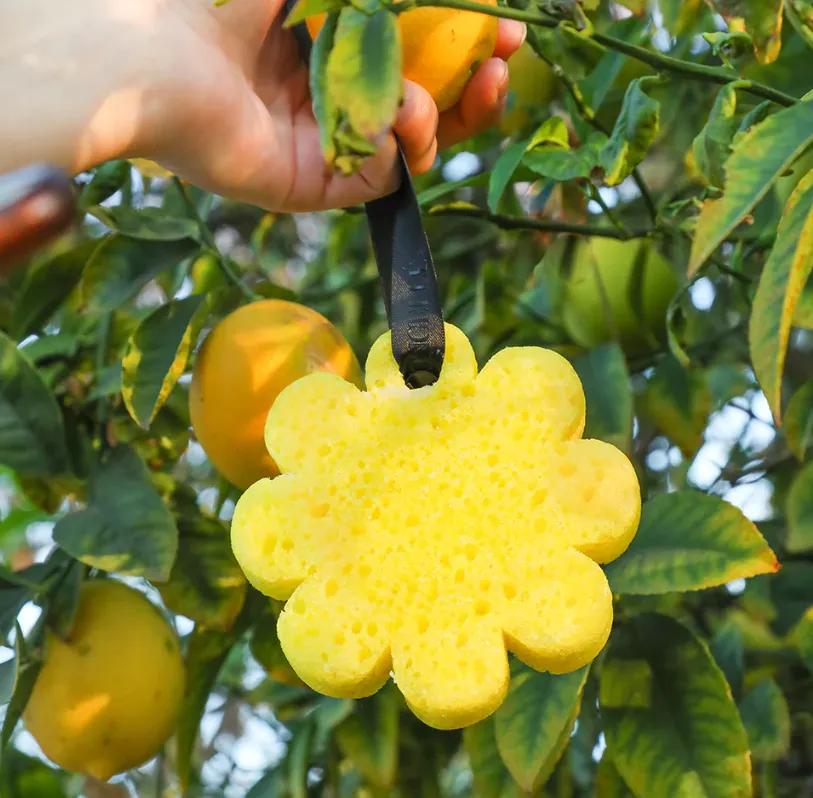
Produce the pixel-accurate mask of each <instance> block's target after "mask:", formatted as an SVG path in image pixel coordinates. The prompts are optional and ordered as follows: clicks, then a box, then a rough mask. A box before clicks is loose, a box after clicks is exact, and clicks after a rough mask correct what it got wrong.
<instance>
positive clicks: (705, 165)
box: [692, 83, 739, 188]
mask: <svg viewBox="0 0 813 798" xmlns="http://www.w3.org/2000/svg"><path fill="white" fill-rule="evenodd" d="M736 114H737V86H736V84H734V83H729V84H728V85H727V86H723V87H722V88H721V89H720V91H719V92H718V93H717V99H716V100H715V101H714V107H713V108H712V109H711V113H710V114H709V118H708V120H707V121H706V124H705V125H704V127H703V129H702V130H701V131H700V133H698V134H697V137H696V138H695V140H694V141H693V142H692V151H693V152H694V160H695V163H696V165H697V169H698V171H699V172H700V173H701V174H702V175H703V177H705V178H706V180H707V181H708V183H709V185H711V186H715V187H717V188H722V187H723V185H724V183H725V170H724V168H723V167H724V166H725V162H726V161H727V160H728V156H729V155H730V154H731V142H732V140H733V138H734V134H735V133H736V132H737V127H738V126H739V121H738V120H737V116H736Z"/></svg>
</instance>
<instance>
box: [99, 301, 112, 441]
mask: <svg viewBox="0 0 813 798" xmlns="http://www.w3.org/2000/svg"><path fill="white" fill-rule="evenodd" d="M112 321H113V312H112V311H108V312H107V313H105V314H103V315H102V317H101V318H100V319H99V326H98V328H97V330H96V379H97V380H98V379H99V375H100V374H101V373H102V370H103V369H104V367H105V366H106V365H107V350H108V348H109V346H110V327H111V325H112ZM107 411H108V404H107V397H106V396H101V397H99V401H98V403H97V404H96V424H97V426H98V431H99V442H100V447H101V450H102V451H104V450H105V449H106V446H107V430H106V429H105V427H106V425H107Z"/></svg>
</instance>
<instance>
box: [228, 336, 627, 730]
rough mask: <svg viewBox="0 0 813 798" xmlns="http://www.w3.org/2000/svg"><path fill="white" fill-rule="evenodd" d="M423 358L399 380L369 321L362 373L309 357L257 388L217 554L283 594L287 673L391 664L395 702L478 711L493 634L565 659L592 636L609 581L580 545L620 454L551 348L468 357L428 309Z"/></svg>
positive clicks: (468, 716)
mask: <svg viewBox="0 0 813 798" xmlns="http://www.w3.org/2000/svg"><path fill="white" fill-rule="evenodd" d="M446 340H447V351H446V359H445V362H444V366H443V371H442V373H441V375H440V378H439V380H438V381H437V382H436V383H435V384H434V385H432V386H429V387H426V388H420V389H417V390H410V389H409V388H407V387H406V386H405V385H404V382H403V379H402V377H401V375H400V373H399V370H398V366H397V364H396V363H395V361H394V359H393V356H392V349H391V345H390V340H389V334H386V335H384V336H382V337H381V338H380V339H379V340H378V341H377V342H376V344H375V345H374V347H373V349H372V350H371V352H370V356H369V359H368V361H367V377H366V379H367V390H366V391H360V390H358V388H356V387H355V386H353V385H351V384H350V383H348V382H345V381H344V380H343V379H341V378H340V377H338V376H335V375H332V374H326V373H317V374H311V375H308V376H307V377H304V378H302V379H300V380H298V381H297V382H295V383H293V384H292V385H290V386H289V387H288V388H286V389H285V391H283V392H282V393H281V394H280V395H279V397H278V398H277V400H276V402H275V403H274V406H273V408H272V410H271V412H270V414H269V416H268V422H267V424H266V433H265V434H266V443H267V445H268V449H269V452H270V453H271V455H272V456H273V458H274V460H275V461H276V463H277V464H278V465H279V467H280V469H281V470H282V471H283V472H284V473H283V474H282V475H281V476H279V477H277V478H276V479H273V480H270V479H263V480H260V481H259V482H257V483H255V484H254V485H253V486H252V487H251V488H249V490H248V491H246V493H245V494H244V495H243V496H242V498H241V499H240V501H239V502H238V505H237V508H236V510H235V515H234V520H233V524H232V546H233V548H234V553H235V555H236V557H237V559H238V561H239V562H240V564H241V566H242V568H243V569H244V571H245V572H246V575H247V577H248V578H249V580H250V581H251V582H252V583H253V584H254V585H255V587H257V589H259V590H260V591H262V592H263V593H265V594H266V595H268V596H272V597H273V598H276V599H287V600H288V602H287V604H286V607H285V610H284V611H283V613H282V614H281V616H280V619H279V625H278V632H279V638H280V642H281V644H282V647H283V650H284V652H285V654H286V656H287V657H288V660H289V661H290V663H291V665H292V666H293V668H294V670H295V671H296V672H297V674H298V675H299V676H300V678H301V679H302V680H303V681H305V682H306V683H307V684H309V685H310V686H311V687H312V688H313V689H314V690H317V691H319V692H321V693H324V694H326V695H330V696H337V697H349V698H360V697H363V696H367V695H370V694H372V693H374V692H375V691H376V690H378V689H379V688H380V687H381V686H382V685H383V684H384V683H385V682H386V680H387V679H388V677H389V676H390V674H391V673H392V674H393V676H394V679H395V682H396V684H397V685H398V688H399V689H400V690H401V692H402V693H403V695H404V697H405V699H406V701H407V703H408V704H409V706H410V708H411V709H412V711H413V712H414V713H415V714H416V715H417V716H418V717H419V718H420V719H421V720H423V721H424V722H425V723H427V724H429V725H430V726H434V727H436V728H439V729H451V728H459V727H462V726H466V725H469V724H472V723H475V722H477V721H479V720H481V719H482V718H484V717H486V716H487V715H489V714H490V713H492V712H493V711H494V710H495V709H496V708H497V707H498V706H499V705H500V703H501V702H502V700H503V698H504V697H505V693H506V691H507V688H508V658H507V653H506V652H507V651H511V652H513V653H514V654H516V656H517V657H519V658H520V659H521V660H522V661H523V662H525V663H527V664H528V665H529V666H531V667H532V668H535V669H537V670H541V671H550V672H552V673H566V672H569V671H573V670H575V669H577V668H580V667H581V666H583V665H585V664H586V663H588V662H589V661H591V660H592V659H593V658H594V657H595V656H596V655H597V654H598V653H599V651H600V650H601V649H602V648H603V646H604V644H605V643H606V641H607V638H608V636H609V633H610V627H611V625H612V596H611V593H610V589H609V586H608V584H607V580H606V578H605V576H604V572H603V571H602V569H601V567H600V566H599V564H598V563H605V562H609V561H611V560H613V559H615V558H616V557H618V556H619V555H620V554H622V553H623V552H624V550H625V549H626V548H627V546H628V545H629V543H630V541H631V540H632V537H633V535H634V534H635V531H636V529H637V526H638V520H639V517H640V511H641V497H640V490H639V486H638V482H637V478H636V475H635V471H634V469H633V467H632V465H631V463H630V462H629V460H628V459H627V458H626V457H625V456H624V455H623V454H622V453H621V452H620V451H619V450H618V449H616V448H614V447H613V446H610V445H609V444H606V443H603V442H600V441H595V440H581V435H582V432H583V429H584V419H585V406H584V393H583V391H582V387H581V384H580V382H579V379H578V377H577V375H576V373H575V371H574V370H573V368H572V367H571V366H570V364H569V363H568V362H567V361H566V360H565V359H564V358H563V357H561V356H560V355H558V354H556V353H555V352H552V351H549V350H546V349H541V348H536V347H521V348H513V349H505V350H503V351H501V352H500V353H498V354H497V355H495V356H494V357H493V358H492V359H491V360H490V361H489V362H488V364H487V365H486V366H485V367H484V368H483V370H482V371H481V372H480V373H479V375H478V374H477V364H476V361H475V357H474V353H473V352H472V349H471V346H470V344H469V342H468V340H467V339H466V337H465V336H464V335H463V333H462V332H460V330H458V329H457V328H455V327H452V326H451V325H446Z"/></svg>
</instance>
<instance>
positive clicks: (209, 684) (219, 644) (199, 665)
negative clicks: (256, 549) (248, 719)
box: [177, 592, 267, 795]
mask: <svg viewBox="0 0 813 798" xmlns="http://www.w3.org/2000/svg"><path fill="white" fill-rule="evenodd" d="M266 604H267V599H265V597H263V596H260V595H259V594H258V593H256V592H252V594H251V595H250V596H249V597H248V598H247V599H246V602H245V604H244V605H243V609H242V611H241V613H240V616H239V617H238V619H237V621H236V622H235V624H234V626H232V628H231V629H230V630H229V631H228V632H219V631H217V630H215V629H205V628H201V627H197V626H196V627H195V629H194V630H193V632H192V634H191V635H190V636H189V643H188V645H187V649H186V657H185V666H186V690H185V692H184V698H183V703H182V704H181V711H180V720H179V722H178V729H177V740H178V743H177V771H178V778H179V780H180V782H181V789H182V792H183V793H184V795H186V794H187V792H188V791H189V787H190V785H191V783H192V781H193V777H194V773H193V762H192V759H193V754H194V750H195V742H196V741H197V739H198V728H199V727H200V721H201V718H202V717H203V713H204V711H205V709H206V702H207V701H208V699H209V696H210V695H211V693H212V690H213V689H214V686H215V683H216V682H217V676H218V674H219V673H220V669H221V668H222V667H223V664H224V663H225V661H226V658H227V657H228V655H229V652H230V651H231V649H232V647H233V646H234V644H235V643H236V642H237V641H238V640H239V639H240V638H241V637H242V636H243V634H245V632H246V630H247V629H248V628H249V627H250V626H251V624H252V623H253V622H254V620H256V618H257V615H258V613H259V612H260V611H261V610H262V609H264V607H265V605H266Z"/></svg>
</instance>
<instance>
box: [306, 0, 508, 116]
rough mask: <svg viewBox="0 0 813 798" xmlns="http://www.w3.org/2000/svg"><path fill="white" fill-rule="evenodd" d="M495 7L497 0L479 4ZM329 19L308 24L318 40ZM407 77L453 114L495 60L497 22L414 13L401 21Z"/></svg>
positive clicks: (471, 15)
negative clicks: (477, 75) (478, 71)
mask: <svg viewBox="0 0 813 798" xmlns="http://www.w3.org/2000/svg"><path fill="white" fill-rule="evenodd" d="M480 2H482V3H483V4H484V5H490V6H496V5H497V0H480ZM324 21H325V15H324V14H318V15H316V16H314V17H311V18H310V19H308V20H307V25H308V30H309V31H310V34H311V36H312V37H313V38H314V39H315V38H316V34H317V33H319V30H320V29H321V27H322V25H323V24H324ZM398 27H399V29H400V31H401V49H402V52H403V66H402V71H403V75H404V77H405V78H406V79H407V80H411V81H413V82H415V83H417V84H418V85H420V86H423V87H424V88H425V89H426V90H427V91H428V92H429V93H430V94H431V95H432V98H433V99H434V101H435V103H437V106H438V110H440V111H445V110H446V109H447V108H451V107H452V106H453V105H454V104H455V103H456V102H457V101H458V100H459V99H460V95H461V94H462V93H463V89H464V87H465V85H466V83H467V82H468V80H469V78H470V77H471V75H472V73H473V71H474V69H475V68H476V66H477V65H478V64H481V63H482V62H483V61H486V60H487V59H489V58H491V55H492V53H493V52H494V45H495V44H496V42H497V18H496V17H492V16H488V15H486V14H478V13H476V12H474V11H458V10H456V9H453V8H415V9H412V10H411V11H406V12H404V13H403V14H400V15H399V17H398Z"/></svg>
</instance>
